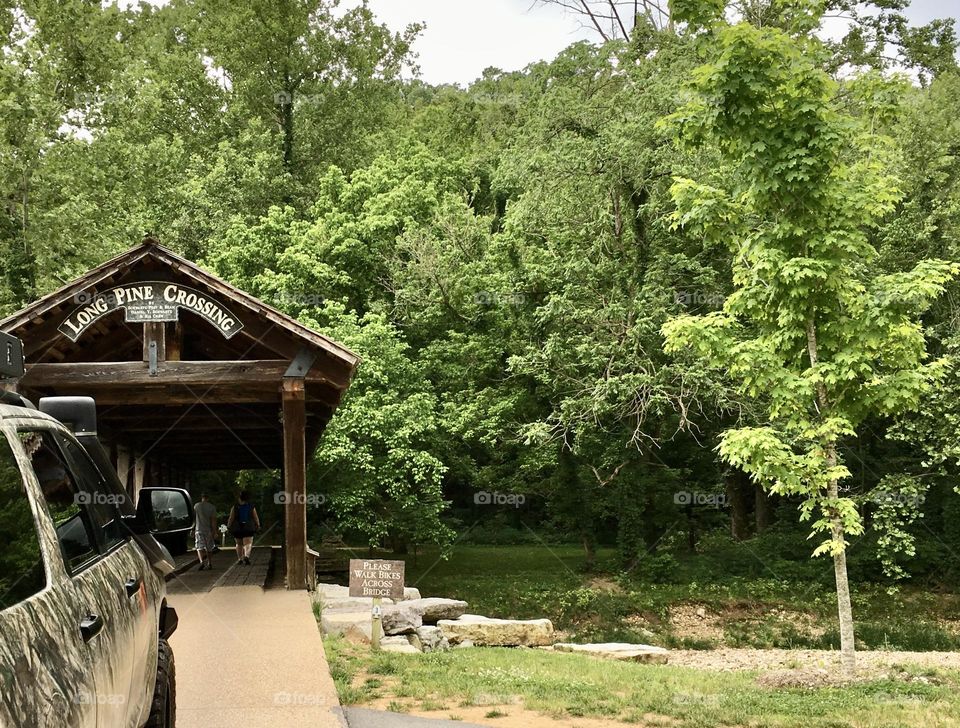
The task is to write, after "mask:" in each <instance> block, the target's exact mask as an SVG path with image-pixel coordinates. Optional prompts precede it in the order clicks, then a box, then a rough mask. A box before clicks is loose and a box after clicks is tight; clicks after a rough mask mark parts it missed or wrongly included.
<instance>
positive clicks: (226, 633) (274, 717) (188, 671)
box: [169, 567, 346, 728]
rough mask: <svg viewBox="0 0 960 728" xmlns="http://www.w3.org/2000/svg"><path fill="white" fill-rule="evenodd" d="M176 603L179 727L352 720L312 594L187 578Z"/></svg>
mask: <svg viewBox="0 0 960 728" xmlns="http://www.w3.org/2000/svg"><path fill="white" fill-rule="evenodd" d="M237 568H241V567H237ZM246 568H250V567H246ZM199 573H200V574H207V573H208V572H206V571H203V572H199ZM212 573H213V575H214V576H216V575H217V570H216V569H214V571H213V572H212ZM223 573H225V572H223V571H221V572H220V574H221V575H222V574H223ZM169 601H170V604H171V605H173V606H174V607H176V609H177V614H178V616H179V617H180V625H179V627H178V628H177V631H176V632H175V633H174V635H173V637H172V638H171V640H170V643H171V645H172V647H173V651H174V655H175V660H176V667H177V726H178V728H238V727H242V728H300V727H301V726H302V727H304V728H307V727H308V726H309V728H343V727H344V726H346V723H345V722H344V721H343V717H342V711H341V709H340V703H339V700H338V699H337V692H336V688H335V687H334V684H333V680H332V679H331V677H330V670H329V667H328V666H327V660H326V657H325V655H324V652H323V642H322V640H321V638H320V630H319V629H318V627H317V622H316V619H315V618H314V616H313V611H312V608H311V604H310V597H309V595H308V594H307V592H305V591H286V590H285V589H266V590H265V589H261V588H260V587H257V586H238V587H231V588H225V587H224V588H212V589H211V590H210V591H197V592H193V593H190V592H188V591H187V590H186V585H185V584H184V582H182V581H181V582H180V583H179V584H178V585H177V586H176V587H175V591H172V592H171V595H170V598H169Z"/></svg>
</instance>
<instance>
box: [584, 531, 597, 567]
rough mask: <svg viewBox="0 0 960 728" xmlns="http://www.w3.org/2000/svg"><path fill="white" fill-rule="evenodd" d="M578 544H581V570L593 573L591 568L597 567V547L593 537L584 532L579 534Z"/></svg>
mask: <svg viewBox="0 0 960 728" xmlns="http://www.w3.org/2000/svg"><path fill="white" fill-rule="evenodd" d="M580 542H581V543H582V544H583V555H584V563H583V568H584V569H586V570H587V571H593V567H594V566H596V565H597V545H596V543H595V542H594V540H593V536H592V535H591V534H590V533H588V532H586V531H584V532H582V533H581V534H580Z"/></svg>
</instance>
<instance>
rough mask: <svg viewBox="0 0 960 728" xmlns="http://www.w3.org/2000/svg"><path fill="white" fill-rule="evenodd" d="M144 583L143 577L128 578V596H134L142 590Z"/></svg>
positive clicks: (126, 585)
mask: <svg viewBox="0 0 960 728" xmlns="http://www.w3.org/2000/svg"><path fill="white" fill-rule="evenodd" d="M141 584H143V579H135V578H134V577H132V576H131V577H130V578H129V579H127V583H126V584H124V586H125V587H126V588H127V596H128V597H132V596H133V595H134V594H136V593H137V592H138V591H140V585H141Z"/></svg>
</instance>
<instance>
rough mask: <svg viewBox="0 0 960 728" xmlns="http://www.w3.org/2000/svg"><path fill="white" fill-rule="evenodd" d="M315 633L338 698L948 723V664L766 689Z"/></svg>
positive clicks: (758, 724)
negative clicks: (411, 649)
mask: <svg viewBox="0 0 960 728" xmlns="http://www.w3.org/2000/svg"><path fill="white" fill-rule="evenodd" d="M325 645H326V649H327V656H328V659H329V661H330V666H331V671H332V674H333V677H334V681H335V682H336V684H337V688H338V691H339V693H340V698H341V701H342V702H343V703H344V704H363V703H368V702H372V701H376V700H378V699H379V700H380V701H381V702H382V701H384V700H389V701H390V702H389V705H390V708H391V709H393V710H398V711H409V710H441V711H445V712H448V713H449V714H450V715H456V714H457V710H458V709H462V708H464V707H465V706H483V707H484V708H485V709H486V710H487V711H488V712H487V713H486V715H487V716H488V717H490V718H492V719H493V718H495V717H496V716H497V715H498V714H500V713H509V712H510V710H511V709H514V708H515V706H517V705H518V704H522V705H523V707H525V708H527V709H530V710H534V711H537V712H539V713H543V714H546V715H549V716H551V717H553V718H556V719H575V718H578V717H593V718H601V719H609V720H611V721H624V722H628V723H640V724H643V725H662V726H682V727H684V728H714V727H715V726H747V725H749V726H754V727H755V728H762V727H763V726H797V727H801V726H802V727H803V728H820V727H822V728H827V727H830V728H840V727H841V726H850V727H851V728H852V727H856V728H873V727H879V726H917V727H920V726H930V727H933V726H954V725H960V693H958V690H957V688H958V686H960V673H955V672H948V671H936V672H933V671H926V672H924V673H923V675H920V674H919V673H915V674H910V673H906V674H903V675H901V676H900V678H899V679H896V680H894V679H886V680H878V681H874V682H867V683H860V684H857V685H855V686H849V687H831V688H807V689H774V688H767V687H761V686H760V685H759V684H758V683H757V681H756V674H755V673H749V672H740V673H718V672H708V671H702V670H693V669H688V668H680V667H671V666H669V665H667V666H646V665H638V664H630V663H619V662H612V661H606V660H596V659H593V658H589V657H584V656H580V655H569V654H558V653H550V652H544V651H541V650H535V649H506V648H472V649H463V650H453V651H450V652H444V653H433V654H426V655H396V654H382V653H381V654H378V655H372V654H371V653H370V651H369V648H367V647H359V646H356V645H352V644H348V643H346V642H344V641H342V640H340V639H329V638H328V639H327V640H326V641H325ZM498 706H499V707H498ZM491 723H492V724H494V725H495V724H496V721H495V720H492V721H491Z"/></svg>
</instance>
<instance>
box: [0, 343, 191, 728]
mask: <svg viewBox="0 0 960 728" xmlns="http://www.w3.org/2000/svg"><path fill="white" fill-rule="evenodd" d="M17 346H18V342H16V340H15V339H13V340H12V341H11V340H10V339H9V337H6V336H5V335H0V375H5V376H7V377H11V376H12V377H16V376H18V372H22V366H23V365H22V356H21V355H20V354H19V351H18V350H17ZM4 354H5V356H4ZM18 357H19V358H18ZM0 430H2V432H0V683H2V691H0V726H2V727H3V728H7V727H8V726H9V727H11V728H13V727H17V728H20V727H23V728H27V727H29V728H42V727H46V726H51V727H53V726H56V727H57V728H62V727H63V726H70V727H71V728H72V727H78V728H94V727H98V728H114V727H130V728H141V727H142V726H149V727H151V728H155V727H156V728H159V727H164V728H166V727H168V726H173V725H175V721H176V702H175V694H176V693H175V677H174V662H173V653H172V651H171V649H170V645H169V644H168V642H167V640H168V638H169V637H170V635H171V634H172V633H173V631H174V630H175V629H176V626H177V615H176V612H175V611H174V609H173V608H172V607H171V606H170V605H168V604H167V599H166V590H165V581H164V577H165V576H166V575H168V574H170V573H171V572H172V571H173V569H174V565H173V559H172V557H171V556H170V553H169V552H168V551H167V549H166V548H165V547H164V546H162V545H161V544H160V543H159V542H158V541H157V540H156V538H155V537H156V536H158V535H159V536H160V537H161V538H162V531H166V530H172V531H182V529H183V528H184V526H185V525H186V524H189V523H191V522H192V510H193V509H192V505H191V503H190V498H189V495H188V494H187V493H186V491H183V490H180V489H172V488H170V489H167V488H150V489H144V490H143V491H142V492H141V494H140V497H139V500H138V502H137V503H136V504H134V503H132V502H131V498H130V497H129V496H128V494H127V493H126V491H125V490H124V488H123V487H122V485H121V484H120V481H119V478H118V477H117V474H116V470H115V469H114V468H113V466H112V465H111V464H110V462H109V459H108V457H107V456H106V453H105V452H104V450H103V448H102V447H101V446H100V442H99V440H98V438H97V434H96V409H95V404H94V402H93V400H92V399H90V398H87V397H48V398H44V399H41V400H40V402H39V408H35V407H34V406H33V405H32V404H31V403H29V402H27V401H26V400H24V399H22V398H21V397H19V396H18V395H16V394H11V393H9V392H4V393H2V394H0ZM161 523H162V524H163V527H162V529H161V528H158V524H161Z"/></svg>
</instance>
